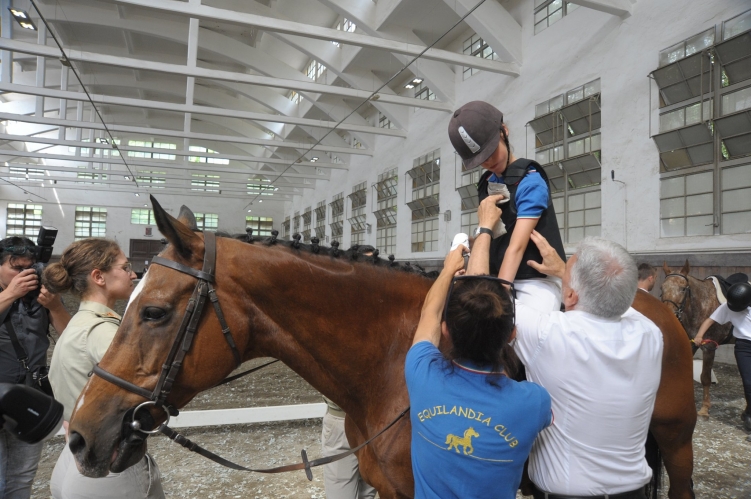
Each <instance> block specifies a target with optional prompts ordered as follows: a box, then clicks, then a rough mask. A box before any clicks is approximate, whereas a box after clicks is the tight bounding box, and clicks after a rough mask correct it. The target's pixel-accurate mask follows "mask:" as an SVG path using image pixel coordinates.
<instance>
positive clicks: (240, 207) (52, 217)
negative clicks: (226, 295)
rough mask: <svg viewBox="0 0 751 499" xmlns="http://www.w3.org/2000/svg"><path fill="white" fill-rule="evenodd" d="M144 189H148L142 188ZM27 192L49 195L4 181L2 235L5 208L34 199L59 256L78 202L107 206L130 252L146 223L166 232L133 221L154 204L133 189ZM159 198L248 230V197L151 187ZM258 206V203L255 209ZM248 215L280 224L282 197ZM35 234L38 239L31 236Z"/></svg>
mask: <svg viewBox="0 0 751 499" xmlns="http://www.w3.org/2000/svg"><path fill="white" fill-rule="evenodd" d="M144 190H145V189H144ZM29 192H33V193H34V194H37V195H39V196H42V197H44V198H46V199H47V200H46V201H43V200H40V199H39V198H35V197H29V196H28V195H25V194H24V193H23V192H22V191H20V190H18V189H16V188H13V187H10V186H7V185H2V186H0V234H2V236H3V237H4V236H5V232H6V222H7V208H8V204H9V203H19V202H20V203H24V202H25V201H26V199H27V198H28V199H32V201H33V204H40V205H42V219H43V224H44V225H51V226H53V227H56V228H57V229H58V231H59V232H58V236H57V240H56V241H55V249H54V254H55V255H60V254H61V253H62V251H63V250H64V249H65V248H66V247H67V246H68V245H69V244H70V243H72V242H73V240H74V231H73V229H74V219H75V209H76V206H101V207H106V208H107V235H106V237H108V238H110V239H114V240H115V241H117V242H118V244H119V245H120V247H121V248H122V249H123V251H125V253H126V254H127V253H128V251H129V248H130V240H131V239H148V237H145V236H144V232H145V231H144V228H145V227H153V231H152V234H153V236H152V238H154V239H157V240H158V239H160V238H161V237H162V236H161V235H160V234H159V230H158V229H157V228H156V226H148V225H135V224H131V223H130V216H131V209H133V208H146V207H145V206H144V204H148V208H151V203H150V201H149V199H148V197H146V196H145V195H144V194H143V193H142V194H141V196H140V197H135V196H134V195H133V194H132V193H123V192H106V191H104V192H103V191H93V190H92V191H87V190H86V189H85V187H84V186H82V187H81V188H80V189H77V190H72V189H53V186H46V187H32V188H29ZM153 194H154V196H155V197H156V199H157V201H158V202H159V203H160V204H161V205H162V207H163V208H165V209H166V210H167V212H168V213H170V214H171V215H173V216H177V214H178V213H179V212H180V206H181V205H183V204H184V205H186V206H188V207H189V208H190V209H192V210H193V211H194V212H197V213H216V214H218V215H219V229H220V230H225V231H228V232H232V233H235V232H238V233H241V232H244V231H245V215H247V214H248V213H247V211H246V210H245V205H246V204H247V203H248V201H249V200H250V198H248V199H238V198H219V197H211V196H205V197H201V196H179V195H174V194H160V193H159V191H158V189H154V190H153ZM258 206H260V208H257V207H258ZM251 209H252V210H253V211H252V213H250V215H255V216H266V217H272V218H273V219H274V227H275V228H277V229H278V228H280V226H281V218H282V204H281V203H278V202H268V201H267V202H265V203H263V204H261V205H258V203H254V206H253V207H252V208H251ZM32 239H34V238H32Z"/></svg>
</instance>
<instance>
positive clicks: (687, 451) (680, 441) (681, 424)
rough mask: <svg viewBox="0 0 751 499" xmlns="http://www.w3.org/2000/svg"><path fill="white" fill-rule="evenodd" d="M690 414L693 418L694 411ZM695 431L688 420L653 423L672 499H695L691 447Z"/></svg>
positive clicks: (669, 494)
mask: <svg viewBox="0 0 751 499" xmlns="http://www.w3.org/2000/svg"><path fill="white" fill-rule="evenodd" d="M690 414H691V415H692V416H693V415H694V411H693V410H691V411H690ZM684 419H685V418H684ZM694 421H695V420H694ZM693 429H694V425H693V423H691V422H690V421H687V420H683V421H679V420H676V421H672V422H665V423H657V422H654V421H653V423H652V426H651V427H650V430H651V431H652V435H654V437H655V439H656V440H657V445H658V446H659V447H660V451H661V452H662V461H663V463H665V471H667V473H668V477H669V478H670V490H669V491H668V497H669V498H670V499H695V496H694V493H693V483H692V482H691V474H692V472H693V466H694V453H693V449H692V447H691V436H692V434H693Z"/></svg>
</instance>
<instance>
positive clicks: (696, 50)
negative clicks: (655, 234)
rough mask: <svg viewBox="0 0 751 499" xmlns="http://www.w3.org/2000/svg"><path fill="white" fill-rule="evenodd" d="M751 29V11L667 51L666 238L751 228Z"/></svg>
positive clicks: (662, 85) (660, 74) (663, 63)
mask: <svg viewBox="0 0 751 499" xmlns="http://www.w3.org/2000/svg"><path fill="white" fill-rule="evenodd" d="M720 28H721V29H720ZM750 29H751V11H746V12H744V13H743V14H740V15H738V16H735V17H734V18H732V19H728V20H726V21H725V22H724V23H722V25H721V26H713V27H711V28H708V29H706V30H704V31H702V32H700V33H698V34H695V35H693V36H691V37H689V38H686V39H685V40H682V41H680V42H678V43H676V44H673V45H672V46H670V47H668V48H666V49H664V50H662V51H660V53H659V65H658V68H657V69H655V70H654V71H652V73H651V76H652V78H653V80H654V83H655V85H656V86H657V88H658V95H659V106H660V109H659V111H658V113H659V132H658V133H657V134H655V135H653V136H652V139H653V140H654V142H655V145H656V146H657V149H658V151H659V160H660V163H659V166H660V234H661V236H662V237H680V236H685V237H690V236H708V235H719V234H742V233H748V232H749V231H750V229H749V222H748V220H751V206H749V202H748V199H749V198H748V193H749V191H750V190H749V185H748V184H749V180H747V178H748V177H749V173H751V169H749V166H748V165H749V156H751V57H748V50H747V46H748V37H749V30H750ZM720 33H722V37H721V39H720V37H719V36H718V35H719V34H720ZM710 80H712V81H710ZM715 83H719V84H715Z"/></svg>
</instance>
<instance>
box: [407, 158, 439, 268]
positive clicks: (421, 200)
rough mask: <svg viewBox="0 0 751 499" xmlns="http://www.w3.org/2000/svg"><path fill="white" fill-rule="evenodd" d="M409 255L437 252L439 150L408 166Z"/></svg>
mask: <svg viewBox="0 0 751 499" xmlns="http://www.w3.org/2000/svg"><path fill="white" fill-rule="evenodd" d="M412 165H413V166H412V169H411V170H409V171H408V172H407V174H408V175H409V176H410V177H411V179H412V196H411V197H412V201H410V202H408V203H407V206H409V209H410V210H412V252H413V253H416V252H424V251H435V250H437V249H438V209H439V208H438V205H439V196H440V180H441V150H440V149H436V150H435V151H433V152H430V153H428V154H426V155H424V156H420V157H419V158H417V159H415V160H414V161H413V162H412Z"/></svg>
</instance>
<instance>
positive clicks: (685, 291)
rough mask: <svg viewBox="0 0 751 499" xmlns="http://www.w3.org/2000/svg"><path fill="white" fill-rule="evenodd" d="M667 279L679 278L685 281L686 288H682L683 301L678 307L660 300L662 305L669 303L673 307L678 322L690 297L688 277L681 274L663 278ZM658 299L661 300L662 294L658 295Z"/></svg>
mask: <svg viewBox="0 0 751 499" xmlns="http://www.w3.org/2000/svg"><path fill="white" fill-rule="evenodd" d="M668 277H680V278H682V279H684V280H685V281H686V287H685V288H683V299H682V300H681V303H680V305H679V304H677V303H676V302H674V301H672V300H662V303H670V304H672V305H673V306H674V307H675V317H676V318H677V319H678V320H679V321H680V320H681V317H682V316H683V310H684V309H685V308H686V300H687V299H688V297H689V296H691V284H690V282H689V280H688V277H686V276H685V275H683V274H668V275H666V276H665V279H667V278H668ZM660 299H662V294H660Z"/></svg>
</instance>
